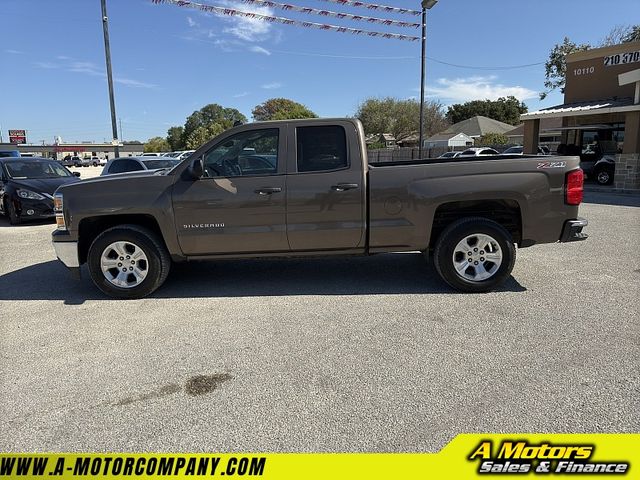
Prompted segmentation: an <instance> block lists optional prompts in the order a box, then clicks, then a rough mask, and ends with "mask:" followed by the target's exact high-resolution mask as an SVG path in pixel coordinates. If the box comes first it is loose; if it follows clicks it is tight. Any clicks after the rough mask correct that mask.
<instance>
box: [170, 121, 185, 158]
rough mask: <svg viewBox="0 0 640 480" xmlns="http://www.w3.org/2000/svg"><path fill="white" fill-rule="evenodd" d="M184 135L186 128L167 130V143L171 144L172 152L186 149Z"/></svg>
mask: <svg viewBox="0 0 640 480" xmlns="http://www.w3.org/2000/svg"><path fill="white" fill-rule="evenodd" d="M183 133H184V127H171V128H170V129H169V130H167V142H169V146H170V147H171V151H172V152H175V151H177V150H183V149H184V146H185V145H184V141H183V137H182V135H183Z"/></svg>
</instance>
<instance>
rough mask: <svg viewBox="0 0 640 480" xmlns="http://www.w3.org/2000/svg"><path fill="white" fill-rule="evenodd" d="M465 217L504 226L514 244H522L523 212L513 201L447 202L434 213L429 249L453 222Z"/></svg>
mask: <svg viewBox="0 0 640 480" xmlns="http://www.w3.org/2000/svg"><path fill="white" fill-rule="evenodd" d="M465 217H481V218H486V219H487V220H493V221H494V222H496V223H498V224H500V225H502V226H503V227H504V228H505V229H506V230H507V231H508V232H509V233H510V234H511V237H512V239H513V241H514V243H517V244H520V243H521V242H522V211H521V208H520V204H519V203H518V202H517V201H516V200H512V199H482V200H465V201H455V202H446V203H442V204H440V205H439V206H438V207H437V208H436V211H435V213H434V217H433V224H432V228H431V235H430V239H429V248H430V249H433V248H434V246H435V244H436V242H437V241H438V238H439V237H440V235H441V234H442V232H443V231H444V230H445V229H446V228H447V227H448V226H449V225H451V224H452V223H453V222H455V221H456V220H459V219H461V218H465Z"/></svg>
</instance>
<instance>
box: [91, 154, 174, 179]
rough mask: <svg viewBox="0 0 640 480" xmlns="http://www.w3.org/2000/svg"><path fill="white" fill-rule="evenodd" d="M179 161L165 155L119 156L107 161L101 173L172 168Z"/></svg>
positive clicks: (109, 173)
mask: <svg viewBox="0 0 640 480" xmlns="http://www.w3.org/2000/svg"><path fill="white" fill-rule="evenodd" d="M179 163H180V160H178V159H177V158H167V157H120V158H114V159H111V160H109V161H108V162H107V164H106V165H105V167H104V168H103V169H102V173H101V174H100V175H101V176H102V175H112V174H114V173H126V172H137V171H140V170H159V169H161V168H172V167H175V166H176V165H177V164H179Z"/></svg>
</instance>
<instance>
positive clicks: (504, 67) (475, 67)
mask: <svg viewBox="0 0 640 480" xmlns="http://www.w3.org/2000/svg"><path fill="white" fill-rule="evenodd" d="M269 51H270V52H273V53H280V54H284V55H299V56H303V57H324V58H344V59H354V60H413V59H416V58H420V56H419V55H405V56H363V55H334V54H330V53H314V52H292V51H288V50H269ZM427 60H429V61H432V62H434V63H440V64H442V65H448V66H450V67H456V68H466V69H469V70H515V69H519V68H529V67H537V66H539V65H544V64H545V62H537V63H527V64H524V65H498V66H478V65H460V64H456V63H449V62H445V61H443V60H438V59H437V58H433V57H427Z"/></svg>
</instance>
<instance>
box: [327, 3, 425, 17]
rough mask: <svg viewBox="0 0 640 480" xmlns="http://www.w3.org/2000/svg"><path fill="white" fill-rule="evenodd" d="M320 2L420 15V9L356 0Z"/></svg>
mask: <svg viewBox="0 0 640 480" xmlns="http://www.w3.org/2000/svg"><path fill="white" fill-rule="evenodd" d="M320 1H322V2H329V3H337V4H339V5H344V6H347V7H363V8H368V9H369V10H379V11H381V12H388V13H403V14H406V15H416V16H419V15H421V13H422V12H420V10H410V9H408V8H399V7H388V6H386V5H376V4H375V3H366V2H358V1H356V0H320Z"/></svg>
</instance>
